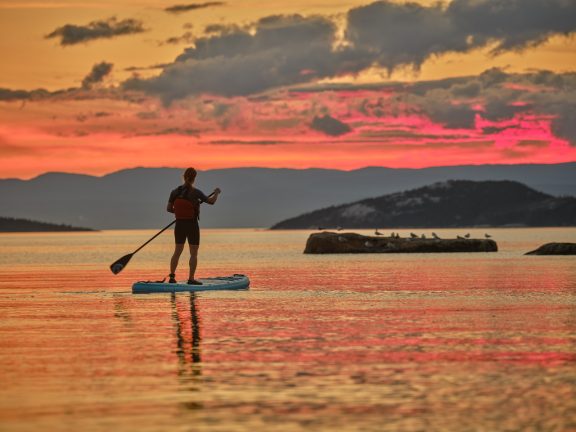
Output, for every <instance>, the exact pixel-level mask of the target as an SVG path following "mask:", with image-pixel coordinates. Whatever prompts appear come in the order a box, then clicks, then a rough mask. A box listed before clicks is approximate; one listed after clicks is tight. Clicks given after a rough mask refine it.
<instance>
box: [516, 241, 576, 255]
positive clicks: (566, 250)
mask: <svg viewBox="0 0 576 432" xmlns="http://www.w3.org/2000/svg"><path fill="white" fill-rule="evenodd" d="M525 255H576V243H546V244H545V245H542V246H540V247H539V248H538V249H535V250H533V251H531V252H527V253H526V254H525Z"/></svg>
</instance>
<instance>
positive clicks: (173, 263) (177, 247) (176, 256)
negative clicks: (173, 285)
mask: <svg viewBox="0 0 576 432" xmlns="http://www.w3.org/2000/svg"><path fill="white" fill-rule="evenodd" d="M183 250H184V243H175V244H174V253H173V254H172V258H171V259H170V278H175V276H174V275H175V274H176V268H177V267H178V261H179V260H180V255H182V251H183Z"/></svg>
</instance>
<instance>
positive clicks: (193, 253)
mask: <svg viewBox="0 0 576 432" xmlns="http://www.w3.org/2000/svg"><path fill="white" fill-rule="evenodd" d="M188 246H190V262H189V264H190V273H189V275H188V280H194V275H195V274H196V267H197V266H198V248H199V247H200V246H199V245H193V244H191V245H188Z"/></svg>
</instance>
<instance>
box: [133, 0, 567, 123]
mask: <svg viewBox="0 0 576 432" xmlns="http://www.w3.org/2000/svg"><path fill="white" fill-rule="evenodd" d="M206 4H209V3H202V4H196V5H193V6H194V7H197V6H199V5H206ZM191 6H192V5H191ZM181 7H184V6H181ZM575 17H576V2H574V1H571V0H549V1H546V2H543V1H541V0H523V1H516V0H515V1H511V0H454V1H452V2H451V3H449V4H448V5H447V6H446V5H442V4H440V3H438V4H436V5H433V6H422V5H420V4H416V3H393V2H391V1H389V0H384V1H378V2H374V3H372V4H369V5H366V6H361V7H357V8H353V9H351V10H350V11H349V12H348V13H347V15H346V20H345V29H344V40H343V41H340V40H339V39H338V38H337V26H336V24H335V22H334V21H332V20H331V19H329V18H326V17H320V16H310V17H302V16H300V15H290V16H270V17H266V18H262V19H261V20H259V21H257V22H256V23H254V24H253V25H251V26H250V27H249V28H242V27H238V26H226V25H221V24H216V25H211V26H208V27H207V28H206V30H205V34H204V35H203V36H201V37H199V38H197V39H195V40H193V41H192V40H186V42H193V43H194V46H193V47H190V48H187V49H185V50H184V51H183V53H182V54H181V55H179V56H178V57H177V58H176V60H175V61H174V62H173V63H172V64H171V65H168V66H166V67H165V68H164V70H163V72H162V73H161V74H160V76H158V77H153V78H149V79H142V78H133V79H131V80H129V81H127V82H126V83H125V86H126V88H128V89H133V90H141V91H145V92H147V93H150V94H155V95H158V96H160V97H161V98H162V99H163V100H164V102H165V103H170V102H171V101H173V100H175V99H179V98H184V97H186V96H190V95H198V94H202V93H206V94H215V95H222V96H246V95H250V94H256V93H261V92H264V91H267V90H269V89H273V88H278V87H284V86H293V85H296V84H303V83H310V82H316V81H318V80H319V79H322V78H331V77H336V76H341V75H345V74H354V73H357V72H360V71H362V70H365V69H367V68H369V67H372V66H374V65H377V66H380V67H383V68H385V69H387V70H389V71H392V70H394V69H396V68H398V67H402V66H412V67H414V68H416V69H418V68H419V67H420V66H421V65H422V63H423V62H425V61H426V60H428V59H430V58H431V57H434V56H439V55H442V54H445V53H449V52H460V53H466V52H470V51H472V50H475V49H478V48H481V47H487V46H489V47H493V51H494V53H501V52H504V51H508V50H520V49H525V48H528V47H531V46H534V45H538V44H540V43H542V42H544V41H546V40H548V39H549V38H550V37H552V36H554V35H570V34H572V33H573V32H574V31H576V19H574V18H575ZM178 41H180V40H179V39H178V38H175V39H174V42H178ZM506 76H507V74H506V73H505V72H503V71H502V70H499V69H494V70H489V71H487V72H486V73H485V74H484V75H483V76H482V77H481V78H479V79H478V80H477V81H476V82H475V83H467V84H466V86H465V87H459V88H454V89H452V92H453V94H454V95H455V96H456V97H458V98H473V97H476V96H477V94H478V92H479V91H480V87H481V86H490V85H494V84H497V83H498V82H502V81H503V80H506V79H507V78H506ZM540 79H542V80H547V79H548V78H547V77H546V76H545V75H542V76H541V77H540ZM453 84H454V82H451V80H446V81H445V86H446V88H449V87H451V86H452V85H453ZM420 91H422V92H426V89H425V88H420ZM461 115H462V116H463V117H465V119H464V120H466V119H468V118H469V113H464V112H461Z"/></svg>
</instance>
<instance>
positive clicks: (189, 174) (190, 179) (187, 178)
mask: <svg viewBox="0 0 576 432" xmlns="http://www.w3.org/2000/svg"><path fill="white" fill-rule="evenodd" d="M196 174H197V173H196V170H195V169H194V168H187V169H186V171H184V175H183V176H182V177H183V178H184V184H185V185H186V187H187V188H190V189H191V188H192V183H194V180H195V179H196Z"/></svg>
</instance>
